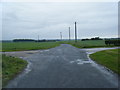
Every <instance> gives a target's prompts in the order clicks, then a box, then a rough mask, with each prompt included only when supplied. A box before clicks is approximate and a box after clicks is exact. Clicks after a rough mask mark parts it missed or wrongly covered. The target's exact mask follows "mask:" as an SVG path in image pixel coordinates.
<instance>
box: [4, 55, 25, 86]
mask: <svg viewBox="0 0 120 90" xmlns="http://www.w3.org/2000/svg"><path fill="white" fill-rule="evenodd" d="M26 65H27V61H24V60H22V59H19V58H14V57H8V56H6V55H2V84H3V86H5V85H6V84H7V83H8V81H9V80H11V79H13V78H14V77H15V76H16V75H17V74H18V73H20V72H21V71H22V70H23V69H24V68H25V67H26Z"/></svg>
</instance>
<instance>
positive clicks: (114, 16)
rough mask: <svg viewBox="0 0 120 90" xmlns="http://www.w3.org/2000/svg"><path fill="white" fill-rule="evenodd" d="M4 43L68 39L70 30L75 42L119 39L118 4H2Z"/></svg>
mask: <svg viewBox="0 0 120 90" xmlns="http://www.w3.org/2000/svg"><path fill="white" fill-rule="evenodd" d="M0 11H1V10H0ZM1 12H2V39H4V40H10V39H11V40H12V39H16V38H31V39H37V37H38V35H39V36H40V39H59V38H60V32H62V34H63V38H64V39H68V27H69V26H70V27H71V38H74V22H75V21H76V22H77V31H78V38H80V39H81V38H90V37H95V36H99V37H106V38H107V37H117V35H118V3H117V2H89V3H88V2H58V3H57V2H43V3H42V2H39V3H35V2H32V3H30V2H20V3H19V2H4V3H2V11H1Z"/></svg>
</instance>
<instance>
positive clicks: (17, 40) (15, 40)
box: [13, 39, 60, 42]
mask: <svg viewBox="0 0 120 90" xmlns="http://www.w3.org/2000/svg"><path fill="white" fill-rule="evenodd" d="M56 41H60V40H46V39H43V40H34V39H14V40H13V42H56Z"/></svg>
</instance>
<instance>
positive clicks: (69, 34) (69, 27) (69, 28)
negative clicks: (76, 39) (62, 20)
mask: <svg viewBox="0 0 120 90" xmlns="http://www.w3.org/2000/svg"><path fill="white" fill-rule="evenodd" d="M69 41H70V27H69Z"/></svg>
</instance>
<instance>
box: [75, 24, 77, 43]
mask: <svg viewBox="0 0 120 90" xmlns="http://www.w3.org/2000/svg"><path fill="white" fill-rule="evenodd" d="M75 42H76V43H77V26H76V22H75Z"/></svg>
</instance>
